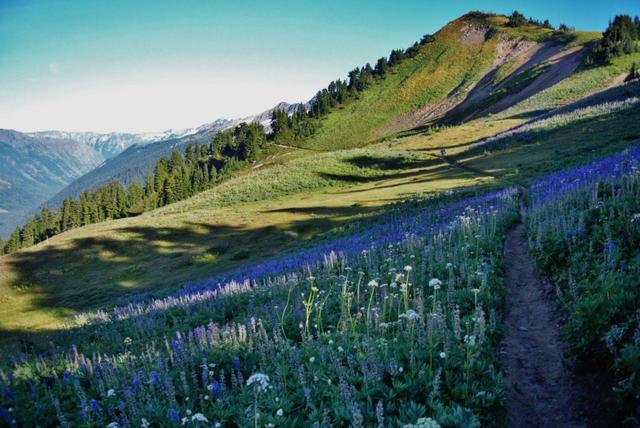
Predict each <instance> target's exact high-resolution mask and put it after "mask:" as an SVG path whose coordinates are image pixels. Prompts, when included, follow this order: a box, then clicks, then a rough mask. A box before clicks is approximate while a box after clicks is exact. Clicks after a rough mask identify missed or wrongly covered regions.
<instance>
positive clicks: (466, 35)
mask: <svg viewBox="0 0 640 428" xmlns="http://www.w3.org/2000/svg"><path fill="white" fill-rule="evenodd" d="M486 35H487V29H486V28H483V27H478V26H475V25H465V26H464V27H462V28H461V29H460V41H461V42H462V43H464V44H465V45H477V44H480V43H482V42H484V41H485V37H486Z"/></svg>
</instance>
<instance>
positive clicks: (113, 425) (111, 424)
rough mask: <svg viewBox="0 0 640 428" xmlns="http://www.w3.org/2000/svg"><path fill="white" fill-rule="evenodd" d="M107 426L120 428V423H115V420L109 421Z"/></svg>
mask: <svg viewBox="0 0 640 428" xmlns="http://www.w3.org/2000/svg"><path fill="white" fill-rule="evenodd" d="M107 428H120V425H118V423H117V422H110V423H109V424H108V425H107Z"/></svg>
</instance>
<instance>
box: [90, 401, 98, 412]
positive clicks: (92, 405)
mask: <svg viewBox="0 0 640 428" xmlns="http://www.w3.org/2000/svg"><path fill="white" fill-rule="evenodd" d="M89 409H91V413H93V414H95V415H98V414H100V405H99V404H98V402H97V401H96V400H94V399H91V400H90V401H89Z"/></svg>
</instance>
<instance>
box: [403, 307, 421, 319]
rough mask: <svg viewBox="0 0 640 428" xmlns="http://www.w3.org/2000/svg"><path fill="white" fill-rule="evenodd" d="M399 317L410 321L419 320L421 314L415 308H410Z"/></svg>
mask: <svg viewBox="0 0 640 428" xmlns="http://www.w3.org/2000/svg"><path fill="white" fill-rule="evenodd" d="M399 318H405V319H407V320H409V321H417V320H419V319H420V315H418V313H417V312H416V311H414V310H413V309H409V310H408V311H407V312H406V313H404V314H400V316H399Z"/></svg>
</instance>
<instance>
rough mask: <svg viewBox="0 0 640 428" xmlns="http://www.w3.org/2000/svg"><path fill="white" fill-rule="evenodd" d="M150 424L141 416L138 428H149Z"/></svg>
mask: <svg viewBox="0 0 640 428" xmlns="http://www.w3.org/2000/svg"><path fill="white" fill-rule="evenodd" d="M150 426H151V424H150V423H149V421H148V420H146V419H145V418H142V420H141V421H140V428H149V427H150Z"/></svg>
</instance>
